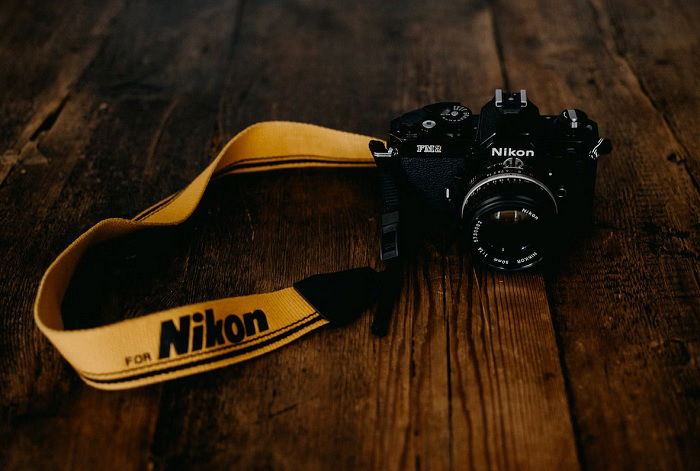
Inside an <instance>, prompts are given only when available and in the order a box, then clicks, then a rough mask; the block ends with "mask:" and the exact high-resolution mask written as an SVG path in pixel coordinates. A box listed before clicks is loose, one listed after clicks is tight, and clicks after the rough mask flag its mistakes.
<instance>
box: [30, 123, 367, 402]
mask: <svg viewBox="0 0 700 471" xmlns="http://www.w3.org/2000/svg"><path fill="white" fill-rule="evenodd" d="M369 142H370V138H369V137H366V136H361V135H358V134H352V133H347V132H341V131H335V130H332V129H327V128H322V127H319V126H314V125H310V124H302V123H292V122H278V121H275V122H263V123H258V124H254V125H252V126H250V127H248V128H246V129H245V130H243V131H242V132H240V133H239V134H238V135H236V136H235V137H234V138H233V139H231V141H230V142H229V143H228V144H226V146H225V147H224V148H223V150H222V151H221V152H220V153H219V155H218V156H217V157H216V158H215V159H214V161H213V162H212V163H211V164H210V165H209V166H208V167H207V168H206V169H205V170H204V171H203V172H202V173H200V174H199V175H198V176H197V177H196V178H195V179H194V180H193V181H192V182H191V183H190V184H189V185H188V186H187V187H186V188H185V189H183V190H182V191H180V192H178V193H176V194H174V195H172V196H170V197H168V198H166V199H164V200H163V201H161V202H159V203H157V204H155V205H153V206H151V207H150V208H149V209H147V210H145V211H143V212H142V213H140V214H139V215H137V216H136V217H134V218H133V219H116V218H115V219H106V220H104V221H101V222H100V223H98V224H97V225H95V226H93V227H92V228H91V229H90V230H88V231H87V232H85V233H84V234H83V235H81V236H80V237H79V238H78V239H77V240H76V241H75V242H73V243H72V244H71V245H70V246H69V247H68V248H66V249H65V250H64V251H63V252H62V253H61V254H60V255H59V256H58V258H57V259H56V260H55V261H54V262H53V263H52V264H51V266H50V267H49V268H48V269H47V270H46V273H44V276H43V278H42V280H41V284H40V286H39V291H38V294H37V297H36V301H35V303H34V318H35V320H36V323H37V325H38V326H39V329H41V331H42V332H43V333H44V334H45V335H46V336H47V337H48V338H49V340H50V341H51V342H52V343H53V344H54V345H55V346H56V348H57V349H58V350H59V351H60V352H61V354H62V355H63V356H64V357H65V358H66V360H68V362H69V363H70V364H71V365H72V366H73V367H74V368H75V370H76V371H77V372H78V374H79V375H80V377H81V378H82V379H83V380H84V381H85V382H86V383H88V384H89V385H91V386H94V387H96V388H100V389H126V388H132V387H136V386H142V385H146V384H151V383H156V382H160V381H165V380H169V379H173V378H177V377H181V376H186V375H190V374H194V373H199V372H202V371H207V370H211V369H214V368H220V367H222V366H226V365H230V364H233V363H238V362H241V361H245V360H247V359H250V358H253V357H256V356H258V355H262V354H263V353H266V352H269V351H271V350H274V349H276V348H279V347H281V346H282V345H285V344H287V343H289V342H291V341H293V340H295V339H297V338H299V337H301V336H302V335H304V334H306V333H308V332H310V331H312V330H314V329H317V328H319V327H322V326H324V325H327V324H335V325H342V324H344V323H347V322H350V321H352V320H353V319H354V318H356V317H357V316H358V315H360V314H361V313H362V312H363V311H364V310H365V309H366V308H367V307H369V306H370V305H371V303H372V302H373V300H374V298H375V297H376V296H377V294H378V286H379V284H380V279H379V276H380V274H377V273H376V272H375V271H374V270H372V269H370V268H358V269H353V270H348V271H344V272H339V273H331V274H326V275H316V276H312V277H310V278H307V279H305V280H302V281H300V282H297V283H295V284H294V286H293V287H290V288H285V289H282V290H280V291H275V292H272V293H264V294H252V295H248V296H239V297H233V298H225V299H218V300H214V301H209V302H205V303H199V304H191V305H187V306H181V307H177V308H174V309H168V310H166V311H162V312H156V313H153V314H149V315H146V316H143V317H138V318H134V319H128V320H124V321H121V322H117V323H114V324H109V325H105V326H101V327H96V328H90V329H82V330H64V329H63V319H62V316H61V304H62V300H63V296H64V294H65V292H66V289H67V287H68V284H69V282H70V279H71V276H72V275H73V273H74V271H75V269H76V266H77V264H78V262H79V260H80V259H81V257H82V256H83V255H84V254H85V253H86V251H87V250H88V249H89V248H90V247H91V246H94V245H95V244H98V243H100V242H102V241H105V240H107V239H110V238H114V237H119V236H124V235H126V234H128V233H131V232H134V231H138V230H140V229H143V228H146V227H154V226H168V225H176V224H180V223H181V222H183V221H185V220H186V219H187V218H188V217H189V216H190V215H191V214H192V212H193V211H194V210H195V208H196V207H197V205H198V204H199V201H200V199H201V198H202V195H203V194H204V190H205V189H206V187H207V185H208V184H209V181H210V180H211V178H212V177H213V176H219V175H225V174H233V173H245V172H262V171H266V170H272V169H285V168H299V167H372V166H374V161H373V158H372V156H371V154H370V153H369V151H368V145H369Z"/></svg>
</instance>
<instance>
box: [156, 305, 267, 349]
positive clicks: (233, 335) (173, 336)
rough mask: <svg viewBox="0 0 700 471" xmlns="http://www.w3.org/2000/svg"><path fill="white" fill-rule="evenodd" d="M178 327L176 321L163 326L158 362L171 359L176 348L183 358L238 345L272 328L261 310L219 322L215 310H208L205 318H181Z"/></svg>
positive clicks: (201, 316)
mask: <svg viewBox="0 0 700 471" xmlns="http://www.w3.org/2000/svg"><path fill="white" fill-rule="evenodd" d="M178 324H179V325H178V326H176V325H175V321H174V320H169V321H164V322H162V323H161V324H160V348H159V353H158V359H161V360H162V359H164V358H169V357H170V352H171V350H172V349H173V348H174V349H175V352H176V354H177V355H182V354H184V353H189V352H195V351H197V350H201V349H202V348H211V347H215V346H217V345H223V344H225V343H232V344H233V343H238V342H240V341H242V340H243V339H244V338H246V337H251V336H253V335H255V334H257V333H258V332H264V331H266V330H268V329H269V328H270V327H269V325H268V323H267V316H266V315H265V313H264V312H263V311H261V310H260V309H257V310H255V311H253V312H248V313H246V314H243V315H242V316H237V315H236V314H229V315H228V316H226V317H224V318H223V319H218V320H216V319H214V311H213V310H212V309H207V310H206V311H204V315H202V313H200V312H195V313H194V314H191V315H186V316H181V317H180V322H179V323H178Z"/></svg>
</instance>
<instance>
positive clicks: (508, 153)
mask: <svg viewBox="0 0 700 471" xmlns="http://www.w3.org/2000/svg"><path fill="white" fill-rule="evenodd" d="M611 149H612V146H611V143H610V141H609V140H608V139H601V138H600V137H599V135H598V126H597V124H596V123H595V122H594V121H592V120H590V119H588V117H587V115H586V113H584V112H583V111H581V110H578V109H566V110H564V111H562V112H561V113H559V114H558V115H540V113H539V110H538V109H537V107H536V106H535V105H534V104H533V103H532V102H531V101H530V100H529V99H528V98H527V94H526V92H525V90H521V91H520V92H514V93H509V92H504V91H502V90H500V89H499V90H496V93H495V96H494V98H493V99H492V100H490V101H489V102H488V103H486V105H484V106H483V107H482V108H481V111H480V113H479V114H478V115H476V114H472V112H471V110H470V109H469V108H467V107H466V106H464V105H462V104H460V103H454V102H444V103H435V104H432V105H428V106H425V107H423V108H420V109H417V110H414V111H411V112H409V113H406V114H404V115H402V116H400V117H398V118H396V119H394V120H393V121H392V122H391V131H390V135H389V141H388V147H387V146H385V144H384V143H383V142H381V141H372V142H371V143H370V151H371V152H372V155H373V156H374V159H375V161H376V163H377V167H378V169H379V174H380V182H381V185H380V186H381V192H382V197H383V202H384V214H383V215H382V241H381V252H382V254H381V255H382V259H383V260H391V259H393V258H396V257H398V256H399V253H400V238H399V219H400V214H402V213H404V212H405V211H410V210H412V209H413V208H412V207H406V206H407V204H406V202H407V201H411V198H405V196H407V195H408V194H409V193H411V194H413V195H417V196H419V198H420V199H421V200H423V201H424V202H425V203H427V205H428V207H429V208H432V209H434V210H435V211H440V212H446V213H449V214H451V215H453V216H454V217H455V218H456V219H457V220H458V221H461V223H460V225H461V227H462V230H463V231H464V232H465V235H466V237H467V238H468V240H469V242H470V243H471V246H472V249H473V253H474V254H475V257H476V259H478V260H480V261H481V262H483V263H485V264H487V265H489V266H491V267H493V268H496V269H499V270H507V271H515V270H522V269H525V268H529V267H532V266H534V265H536V264H537V263H539V262H541V261H542V260H543V259H544V258H545V257H546V256H547V254H548V253H551V252H552V250H551V249H552V247H553V246H554V245H555V244H553V239H554V235H555V234H558V235H562V234H566V233H568V232H570V231H572V230H575V229H577V228H581V227H585V226H588V225H589V224H590V220H591V213H592V202H593V193H594V186H595V177H596V167H597V160H598V157H599V156H600V155H603V154H607V153H609V152H610V151H611ZM410 206H414V205H410Z"/></svg>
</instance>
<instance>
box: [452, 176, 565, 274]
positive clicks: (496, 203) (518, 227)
mask: <svg viewBox="0 0 700 471" xmlns="http://www.w3.org/2000/svg"><path fill="white" fill-rule="evenodd" d="M556 212H557V206H556V200H555V198H554V196H553V195H552V194H551V192H550V191H549V189H548V188H547V187H546V186H544V185H543V184H542V183H540V182H539V181H538V180H536V179H534V178H532V177H530V176H527V175H523V174H508V173H506V174H498V175H492V176H489V177H487V178H484V179H482V180H481V181H479V182H477V183H476V184H475V185H473V186H472V188H471V189H470V190H469V191H468V192H467V196H466V197H465V199H464V203H463V206H462V217H463V220H464V222H465V224H466V226H467V230H468V235H469V236H470V237H471V241H472V244H473V249H474V253H475V254H476V256H477V257H479V258H480V259H481V260H482V261H483V262H485V263H486V264H488V265H490V266H492V267H494V268H498V269H501V270H508V271H514V270H520V269H524V268H528V267H531V266H532V265H534V264H536V263H538V262H539V261H541V260H542V258H543V256H544V253H545V251H546V249H547V247H548V245H549V243H548V238H549V236H550V233H551V231H550V230H549V229H550V224H551V222H552V220H553V219H554V216H555V215H556Z"/></svg>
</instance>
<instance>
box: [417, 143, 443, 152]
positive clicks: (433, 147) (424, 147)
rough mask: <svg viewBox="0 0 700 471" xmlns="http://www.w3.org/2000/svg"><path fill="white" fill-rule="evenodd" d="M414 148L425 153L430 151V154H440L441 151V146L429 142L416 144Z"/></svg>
mask: <svg viewBox="0 0 700 471" xmlns="http://www.w3.org/2000/svg"><path fill="white" fill-rule="evenodd" d="M416 147H417V149H416V152H426V153H432V154H440V153H441V152H442V146H441V145H439V144H430V145H424V144H418V145H417V146H416Z"/></svg>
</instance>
